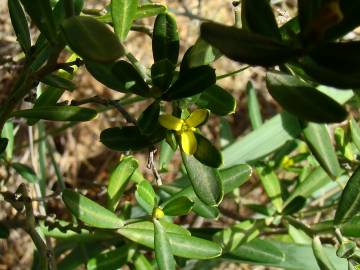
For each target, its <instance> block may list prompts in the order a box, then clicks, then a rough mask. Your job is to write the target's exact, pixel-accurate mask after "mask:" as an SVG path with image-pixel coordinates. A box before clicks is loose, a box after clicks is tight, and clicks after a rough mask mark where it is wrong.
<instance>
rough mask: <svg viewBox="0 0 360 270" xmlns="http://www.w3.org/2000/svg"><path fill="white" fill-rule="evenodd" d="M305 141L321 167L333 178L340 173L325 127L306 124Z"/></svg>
mask: <svg viewBox="0 0 360 270" xmlns="http://www.w3.org/2000/svg"><path fill="white" fill-rule="evenodd" d="M303 133H304V137H305V140H306V142H307V144H308V146H309V147H310V149H311V152H312V154H313V155H314V156H315V157H316V159H317V161H318V162H319V163H320V165H321V167H322V168H323V169H324V170H325V171H326V172H327V173H328V174H329V175H330V176H331V177H333V178H335V177H337V176H339V175H340V173H341V168H340V164H339V161H338V159H337V157H336V153H335V150H334V147H333V145H332V143H331V139H330V136H329V133H328V131H327V128H326V126H325V125H320V124H315V123H307V125H306V127H305V128H304V130H303Z"/></svg>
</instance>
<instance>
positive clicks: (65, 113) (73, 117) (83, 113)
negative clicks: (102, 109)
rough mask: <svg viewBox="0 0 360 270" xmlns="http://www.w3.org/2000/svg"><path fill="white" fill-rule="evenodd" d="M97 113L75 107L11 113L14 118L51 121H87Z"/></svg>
mask: <svg viewBox="0 0 360 270" xmlns="http://www.w3.org/2000/svg"><path fill="white" fill-rule="evenodd" d="M96 115H97V112H96V111H95V110H92V109H88V108H81V107H76V106H43V107H38V108H34V109H29V110H21V111H16V112H13V113H12V116H15V117H24V118H35V119H44V120H51V121H89V120H92V119H94V118H95V117H96Z"/></svg>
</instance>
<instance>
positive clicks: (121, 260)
mask: <svg viewBox="0 0 360 270" xmlns="http://www.w3.org/2000/svg"><path fill="white" fill-rule="evenodd" d="M128 249H129V247H128V246H121V247H119V248H116V249H114V250H109V251H106V252H103V253H100V254H99V255H97V256H95V257H93V258H90V259H89V260H88V262H87V265H86V269H88V270H100V269H104V270H116V269H119V268H121V266H123V265H124V264H125V263H126V262H127V256H128V252H129V250H128Z"/></svg>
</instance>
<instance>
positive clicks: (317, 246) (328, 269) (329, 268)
mask: <svg viewBox="0 0 360 270" xmlns="http://www.w3.org/2000/svg"><path fill="white" fill-rule="evenodd" d="M312 248H313V252H314V256H315V259H316V261H317V264H318V266H319V267H320V269H321V270H335V269H336V268H335V267H334V266H333V265H332V263H331V261H330V260H329V258H328V256H327V255H326V253H325V251H324V250H323V247H322V245H321V241H320V238H319V237H318V236H315V237H314V239H313V242H312Z"/></svg>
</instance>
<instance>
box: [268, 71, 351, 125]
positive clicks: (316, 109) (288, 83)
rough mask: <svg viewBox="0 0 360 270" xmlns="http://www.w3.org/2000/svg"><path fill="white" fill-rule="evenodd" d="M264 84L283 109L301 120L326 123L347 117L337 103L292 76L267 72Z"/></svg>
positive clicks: (339, 120) (345, 112)
mask: <svg viewBox="0 0 360 270" xmlns="http://www.w3.org/2000/svg"><path fill="white" fill-rule="evenodd" d="M266 84H267V88H268V90H269V92H270V94H271V95H272V97H273V98H274V99H275V100H276V101H277V102H279V103H280V105H281V106H282V107H283V108H284V109H285V110H287V111H288V112H290V113H292V114H294V115H296V116H298V117H299V118H301V119H303V120H306V121H312V122H320V123H328V122H342V121H343V120H344V119H345V118H346V117H347V111H346V110H345V109H344V108H343V107H342V106H341V105H340V104H339V103H337V102H336V101H334V100H333V99H331V98H330V97H328V96H327V95H325V94H323V93H321V92H319V91H318V90H317V89H315V88H313V87H312V86H310V85H308V84H307V83H305V82H303V81H300V80H299V79H297V78H296V77H294V76H291V75H287V74H282V73H275V72H268V73H267V78H266Z"/></svg>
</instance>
